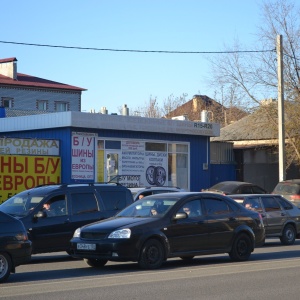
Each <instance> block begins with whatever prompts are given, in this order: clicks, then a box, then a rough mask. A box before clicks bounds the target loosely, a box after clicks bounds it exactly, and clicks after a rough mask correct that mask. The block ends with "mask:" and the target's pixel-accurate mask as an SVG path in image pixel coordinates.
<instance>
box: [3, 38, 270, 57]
mask: <svg viewBox="0 0 300 300" xmlns="http://www.w3.org/2000/svg"><path fill="white" fill-rule="evenodd" d="M0 43H3V44H14V45H23V46H35V47H49V48H63V49H76V50H94V51H111V52H139V53H168V54H229V53H262V52H276V49H272V50H240V51H166V50H128V49H110V48H89V47H74V46H59V45H46V44H32V43H21V42H8V41H0Z"/></svg>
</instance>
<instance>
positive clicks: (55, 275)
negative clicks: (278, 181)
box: [0, 239, 300, 300]
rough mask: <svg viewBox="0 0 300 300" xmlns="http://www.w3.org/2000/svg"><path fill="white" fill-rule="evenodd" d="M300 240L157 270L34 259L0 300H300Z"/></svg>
mask: <svg viewBox="0 0 300 300" xmlns="http://www.w3.org/2000/svg"><path fill="white" fill-rule="evenodd" d="M299 270H300V240H297V241H296V244H295V245H293V246H282V245H281V244H280V242H279V240H278V239H272V240H267V242H266V245H265V246H264V247H262V248H257V249H256V250H255V252H254V253H253V254H252V256H251V259H250V260H249V261H247V262H242V263H236V262H232V261H231V260H230V259H229V256H228V255H226V254H224V255H213V256H201V257H197V258H195V259H194V260H193V261H191V262H185V261H182V260H181V259H179V258H178V259H170V260H168V261H167V262H166V263H165V264H164V265H163V267H162V268H160V269H158V270H154V271H144V270H141V269H139V267H138V265H137V264H136V263H131V262H130V263H108V264H107V265H106V266H105V267H104V268H103V269H94V268H91V267H89V266H88V265H87V264H86V263H85V262H84V261H82V260H76V259H72V258H70V257H69V256H68V255H66V254H65V253H63V252H59V253H54V254H41V255H34V256H33V258H32V262H31V263H30V264H28V265H23V266H19V267H18V268H17V273H16V274H11V276H10V278H9V280H8V282H6V283H4V284H1V285H0V299H7V300H8V299H18V300H20V299H22V300H27V299H35V300H38V299H72V300H76V299H80V300H83V299H84V300H86V299H114V300H116V299H126V300H127V299H128V300H133V299H142V300H148V299H155V300H157V299H164V300H168V299H172V300H173V299H184V300H188V299H214V300H217V299H222V300H223V299H230V300H234V299H256V300H257V299H273V300H274V299H289V300H291V299H297V300H298V299H300V279H299Z"/></svg>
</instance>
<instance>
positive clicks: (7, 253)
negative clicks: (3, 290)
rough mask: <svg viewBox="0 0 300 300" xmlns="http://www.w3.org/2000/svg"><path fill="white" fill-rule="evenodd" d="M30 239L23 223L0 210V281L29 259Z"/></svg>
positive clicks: (3, 280)
mask: <svg viewBox="0 0 300 300" xmlns="http://www.w3.org/2000/svg"><path fill="white" fill-rule="evenodd" d="M31 251H32V246H31V241H29V240H28V236H27V232H26V230H25V227H24V225H23V223H22V222H21V221H20V220H18V219H16V218H14V217H12V216H10V215H7V214H5V213H3V212H1V211H0V283H2V282H5V281H6V280H7V279H8V277H9V276H10V273H15V272H16V267H17V266H19V265H23V264H26V263H28V262H29V261H30V259H31Z"/></svg>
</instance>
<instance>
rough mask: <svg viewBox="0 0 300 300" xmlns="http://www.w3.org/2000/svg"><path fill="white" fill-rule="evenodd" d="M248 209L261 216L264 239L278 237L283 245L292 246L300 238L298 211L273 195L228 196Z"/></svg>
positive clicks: (299, 210) (290, 204) (284, 200)
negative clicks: (264, 233)
mask: <svg viewBox="0 0 300 300" xmlns="http://www.w3.org/2000/svg"><path fill="white" fill-rule="evenodd" d="M228 197H231V198H232V199H234V200H235V201H237V202H238V203H240V204H242V205H243V206H245V207H246V208H248V209H251V210H254V211H257V212H258V213H260V214H261V216H262V219H263V222H264V226H265V230H266V237H279V238H280V241H281V243H282V244H283V245H292V244H294V243H295V239H296V238H300V209H299V208H298V207H297V206H295V205H294V204H293V203H291V202H290V201H288V200H287V199H285V198H284V197H282V196H281V195H275V194H257V195H253V194H248V195H228Z"/></svg>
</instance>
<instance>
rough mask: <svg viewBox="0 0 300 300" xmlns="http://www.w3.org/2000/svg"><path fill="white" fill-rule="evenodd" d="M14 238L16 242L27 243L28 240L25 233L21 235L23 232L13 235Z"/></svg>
mask: <svg viewBox="0 0 300 300" xmlns="http://www.w3.org/2000/svg"><path fill="white" fill-rule="evenodd" d="M15 238H16V239H17V240H18V241H27V240H28V236H27V233H23V232H20V233H17V234H16V235H15Z"/></svg>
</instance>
